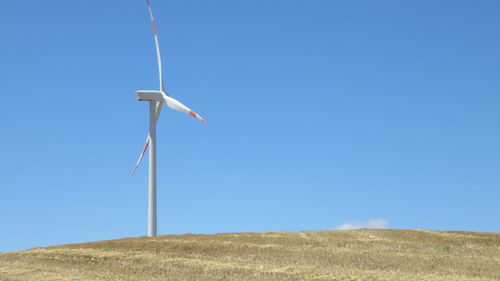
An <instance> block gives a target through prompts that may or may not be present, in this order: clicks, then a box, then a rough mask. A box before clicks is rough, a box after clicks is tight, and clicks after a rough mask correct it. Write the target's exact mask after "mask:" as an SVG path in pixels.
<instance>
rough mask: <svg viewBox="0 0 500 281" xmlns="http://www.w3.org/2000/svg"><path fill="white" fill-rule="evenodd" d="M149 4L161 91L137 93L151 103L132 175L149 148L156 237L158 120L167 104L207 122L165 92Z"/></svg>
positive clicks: (152, 227)
mask: <svg viewBox="0 0 500 281" xmlns="http://www.w3.org/2000/svg"><path fill="white" fill-rule="evenodd" d="M146 3H147V4H148V12H149V17H150V18H151V23H152V26H153V34H154V38H155V45H156V58H157V60H158V72H159V76H160V90H154V91H145V90H139V91H137V92H136V97H137V99H138V100H140V101H149V135H148V137H147V139H146V143H145V144H144V148H143V149H142V152H141V155H140V156H139V160H138V161H137V163H136V164H135V167H134V169H133V170H132V173H131V175H133V174H134V172H135V170H137V167H139V163H141V160H142V158H143V157H144V153H145V152H146V150H147V149H148V146H149V197H148V198H149V200H148V203H149V204H148V236H149V237H155V236H156V230H157V229H156V224H157V222H156V123H157V122H158V118H159V117H160V111H161V109H162V107H163V103H164V102H165V103H166V104H167V105H168V107H170V108H172V109H175V110H178V111H182V112H185V113H188V114H190V115H191V116H193V117H196V118H198V119H199V120H201V121H202V122H203V123H206V121H205V120H204V119H203V118H201V116H200V115H198V114H196V113H195V112H194V111H192V110H191V109H189V108H188V107H187V106H185V105H183V104H182V103H180V102H179V101H178V100H176V99H174V98H172V97H170V95H169V94H167V93H166V92H165V89H164V87H163V75H162V67H161V56H160V46H159V44H158V35H157V34H156V26H155V21H154V18H153V12H152V11H151V5H150V4H149V0H146Z"/></svg>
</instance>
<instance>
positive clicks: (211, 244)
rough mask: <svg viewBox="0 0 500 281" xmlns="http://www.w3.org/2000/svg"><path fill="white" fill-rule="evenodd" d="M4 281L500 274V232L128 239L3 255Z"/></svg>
mask: <svg viewBox="0 0 500 281" xmlns="http://www.w3.org/2000/svg"><path fill="white" fill-rule="evenodd" d="M0 280H3V281H14V280H22V281H29V280H47V281H49V280H50V281H55V280H65V281H66V280H78V281H82V280H134V281H136V280H238V281H240V280H264V281H265V280H343V281H354V280H366V281H375V280H405V281H407V280H426V281H427V280H430V281H433V280H435V281H438V280H443V281H460V280H464V281H474V280H500V234H496V233H474V232H455V231H449V232H440V231H423V230H375V229H360V230H350V231H304V232H272V233H228V234H216V235H190V234H187V235H168V236H160V237H158V238H146V237H141V238H125V239H120V240H112V241H101V242H93V243H83V244H72V245H64V246H55V247H47V248H36V249H31V250H27V251H20V252H11V253H3V254H0Z"/></svg>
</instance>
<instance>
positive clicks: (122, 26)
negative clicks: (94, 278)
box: [0, 0, 500, 251]
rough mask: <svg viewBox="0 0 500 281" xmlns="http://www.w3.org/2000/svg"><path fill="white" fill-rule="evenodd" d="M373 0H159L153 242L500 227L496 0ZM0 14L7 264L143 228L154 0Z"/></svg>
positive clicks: (48, 5) (0, 174)
mask: <svg viewBox="0 0 500 281" xmlns="http://www.w3.org/2000/svg"><path fill="white" fill-rule="evenodd" d="M376 2H377V3H375V1H347V0H342V1H329V0H328V1H327V0H323V1H320V0H317V1H305V0H303V1H289V0H288V1H281V0H279V1H278V0H277V1H263V0H258V1H243V0H238V1H234V0H231V1H229V0H225V1H216V2H214V1H200V0H199V1H193V0H182V1H174V0H168V1H167V0H161V1H158V0H151V3H152V5H153V11H154V13H155V18H156V21H157V28H158V32H159V39H160V45H161V50H162V54H163V59H164V69H165V70H164V71H165V83H166V87H167V90H168V92H169V93H171V95H172V96H173V97H175V98H178V99H179V100H180V101H182V102H183V103H185V104H186V105H188V106H190V107H191V108H192V109H194V110H196V111H197V112H198V113H199V114H200V115H202V116H203V117H205V118H206V119H207V121H208V125H206V126H205V125H203V124H202V123H201V122H199V121H197V120H196V119H194V118H192V117H190V116H187V115H185V114H182V113H180V112H174V111H172V110H165V111H163V113H162V116H161V120H160V122H159V125H158V165H159V166H158V175H159V176H158V190H159V191H158V196H159V197H158V205H159V207H158V219H159V221H158V223H159V226H158V231H159V234H170V233H176V234H177V233H216V232H241V231H255V232H260V231H282V230H287V231H299V230H318V229H332V228H334V227H336V226H338V225H340V224H343V223H347V222H352V221H361V222H362V221H367V220H371V219H375V218H382V219H384V220H386V221H387V222H388V223H389V227H391V228H411V229H413V228H422V229H435V230H472V231H488V232H500V220H499V219H498V214H499V212H500V205H499V203H498V198H499V197H500V111H499V106H500V78H499V77H500V51H499V50H500V36H499V32H498V30H499V27H500V16H499V15H500V14H499V11H500V2H499V1H430V0H427V1H399V0H398V1H396V0H394V1H376ZM1 6H2V8H1V9H0V34H1V39H2V40H1V41H2V43H1V44H0V54H1V63H0V77H1V80H0V81H1V83H0V92H1V97H2V99H1V101H0V128H1V134H2V137H1V138H0V148H1V155H2V158H1V159H2V161H0V191H1V194H0V216H1V217H0V251H11V250H19V249H26V248H30V247H36V246H46V245H53V244H62V243H73V242H80V241H92V240H103V239H114V238H121V237H129V236H142V235H145V234H146V230H147V165H143V166H141V167H140V168H139V170H138V172H137V173H136V175H135V176H133V177H131V176H130V175H129V173H130V171H131V169H132V167H133V165H134V163H135V161H136V160H137V157H138V155H139V152H140V150H141V148H142V145H143V142H144V140H145V138H146V135H147V130H148V105H147V103H143V102H138V101H136V100H135V96H134V91H135V90H137V89H156V88H157V85H158V78H157V68H156V58H155V53H154V42H153V37H152V31H151V25H150V21H149V18H148V15H147V9H146V4H145V1H143V0H137V1H135V0H134V1H97V0H91V1H62V0H60V1H59V0H57V1H56V0H49V1H34V0H26V1H4V2H3V3H2V5H1ZM146 163H147V160H146V161H145V162H144V163H143V164H146Z"/></svg>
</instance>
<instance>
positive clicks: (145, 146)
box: [130, 134, 149, 176]
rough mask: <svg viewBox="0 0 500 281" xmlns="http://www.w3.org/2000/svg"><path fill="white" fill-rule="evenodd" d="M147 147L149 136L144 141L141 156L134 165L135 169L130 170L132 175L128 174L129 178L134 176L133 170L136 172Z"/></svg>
mask: <svg viewBox="0 0 500 281" xmlns="http://www.w3.org/2000/svg"><path fill="white" fill-rule="evenodd" d="M148 145H149V134H148V138H147V139H146V143H145V144H144V147H143V148H142V152H141V156H139V160H137V163H136V164H135V167H134V169H133V170H132V173H130V175H131V176H133V175H134V173H135V170H137V168H138V167H139V164H140V163H141V160H142V158H143V157H144V154H145V153H146V150H147V149H148Z"/></svg>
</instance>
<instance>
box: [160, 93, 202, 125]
mask: <svg viewBox="0 0 500 281" xmlns="http://www.w3.org/2000/svg"><path fill="white" fill-rule="evenodd" d="M163 98H164V99H165V103H166V104H167V105H168V107H170V108H172V109H174V110H177V111H180V112H184V113H187V114H189V115H191V116H193V117H195V118H197V119H199V120H200V121H201V122H203V123H205V124H207V121H205V119H203V118H202V117H201V116H200V115H198V114H197V113H196V112H194V111H192V110H191V109H189V108H188V107H187V106H185V105H183V104H182V103H181V102H180V101H178V100H176V99H174V98H172V97H169V96H167V95H165V96H163Z"/></svg>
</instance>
